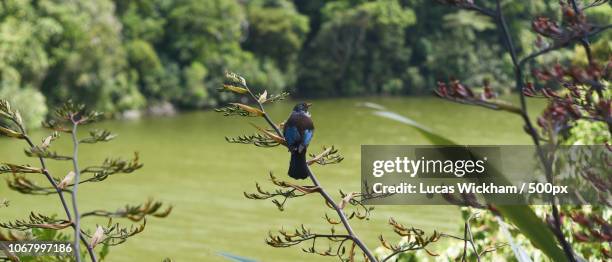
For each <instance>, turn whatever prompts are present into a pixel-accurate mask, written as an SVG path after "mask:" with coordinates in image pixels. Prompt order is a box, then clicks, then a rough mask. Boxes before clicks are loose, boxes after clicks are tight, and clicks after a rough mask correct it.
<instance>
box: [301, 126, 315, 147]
mask: <svg viewBox="0 0 612 262" xmlns="http://www.w3.org/2000/svg"><path fill="white" fill-rule="evenodd" d="M313 134H314V130H312V129H306V130H304V140H303V141H302V144H303V145H306V146H307V145H308V144H310V140H312V135H313Z"/></svg>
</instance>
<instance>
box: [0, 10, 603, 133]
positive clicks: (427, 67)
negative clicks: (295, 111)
mask: <svg viewBox="0 0 612 262" xmlns="http://www.w3.org/2000/svg"><path fill="white" fill-rule="evenodd" d="M503 3H504V5H505V6H504V10H506V12H507V14H506V15H507V17H508V20H509V24H510V26H511V27H512V30H511V31H512V32H518V33H517V34H518V35H516V36H515V38H516V39H519V40H520V42H519V43H516V44H517V45H518V46H519V47H520V49H521V52H522V53H529V52H531V51H533V50H534V42H535V41H536V38H535V35H534V34H532V33H531V32H530V31H531V30H530V28H531V26H530V21H531V20H530V19H531V17H533V16H534V15H539V14H545V15H549V16H550V15H552V16H555V15H557V16H558V15H559V14H556V13H554V12H557V11H555V10H559V9H558V8H556V5H558V1H552V0H549V1H504V2H503ZM484 4H486V3H484ZM610 9H612V8H611V7H610V5H609V4H608V5H605V6H603V7H598V8H592V9H589V11H588V12H587V14H588V15H589V17H590V18H591V19H593V20H594V22H596V23H599V24H609V23H611V22H612V18H611V17H610V16H609V14H610V12H611V11H612V10H610ZM476 16H477V14H476V13H474V12H467V11H461V10H454V9H450V8H447V7H444V6H441V5H437V4H435V3H433V2H432V1H428V0H380V1H366V0H309V1H306V0H293V1H291V0H97V1H62V0H3V1H1V2H0V97H2V98H8V99H9V100H11V101H12V102H13V103H15V104H17V105H19V106H20V107H21V111H22V112H23V114H24V115H26V117H25V118H26V119H32V123H31V124H32V125H35V123H38V122H39V121H40V120H41V119H43V118H44V117H45V115H46V114H47V108H48V107H53V106H56V105H58V104H60V103H62V102H63V101H65V100H67V99H73V100H75V102H78V103H85V104H87V105H89V106H91V107H94V108H95V109H98V110H103V111H106V112H114V113H120V112H123V111H126V110H130V109H142V108H145V107H147V106H153V105H156V104H159V103H171V104H173V105H174V106H176V107H178V108H183V109H195V108H202V107H211V106H214V105H216V104H217V103H219V102H223V101H225V100H227V99H230V97H224V96H227V95H228V94H219V93H218V92H212V90H213V89H215V88H216V87H218V86H219V84H220V83H221V81H222V76H223V71H225V70H231V71H235V72H237V73H239V74H241V75H244V76H246V77H248V79H249V80H250V83H251V86H252V87H253V89H254V90H256V91H262V90H263V89H264V88H265V89H267V90H268V91H269V92H279V91H292V92H294V93H295V94H296V95H298V96H301V97H322V96H326V97H329V96H354V95H385V94H426V93H428V92H430V90H431V89H432V88H433V87H434V86H435V81H436V80H438V79H441V78H446V77H451V76H452V77H456V78H459V79H462V81H463V82H464V83H466V84H468V85H472V86H478V85H481V84H482V82H483V81H484V80H489V81H490V82H492V83H493V86H495V87H497V88H500V89H503V90H499V91H504V90H510V87H511V86H512V85H511V83H510V81H511V79H512V77H511V73H512V68H511V66H510V63H509V57H507V55H505V54H504V52H503V48H502V46H501V45H500V39H497V38H496V37H497V36H496V35H497V34H495V32H494V31H493V30H495V28H494V26H493V21H490V20H487V19H486V18H482V17H476ZM611 39H612V35H611V34H610V32H608V33H606V34H603V35H602V36H601V37H600V38H599V39H596V41H595V43H594V52H595V53H594V54H595V55H596V56H597V57H601V58H602V59H607V56H609V54H610V51H611V48H612V40H611ZM576 49H578V50H576V51H577V52H578V53H579V54H580V50H579V49H580V47H576ZM570 51H571V50H570ZM570 51H567V52H564V51H560V52H556V53H555V54H552V55H550V56H547V58H544V59H547V60H546V61H540V62H551V61H555V62H556V61H569V62H571V63H585V58H584V56H585V55H584V52H582V55H579V56H578V57H569V55H568V54H570Z"/></svg>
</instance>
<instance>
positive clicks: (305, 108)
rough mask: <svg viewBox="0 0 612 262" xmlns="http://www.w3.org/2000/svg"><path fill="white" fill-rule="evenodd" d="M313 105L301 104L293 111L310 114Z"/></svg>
mask: <svg viewBox="0 0 612 262" xmlns="http://www.w3.org/2000/svg"><path fill="white" fill-rule="evenodd" d="M311 105H312V104H311V103H299V104H297V105H295V107H293V111H294V112H304V113H308V108H310V106H311Z"/></svg>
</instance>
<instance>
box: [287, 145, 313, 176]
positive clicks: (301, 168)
mask: <svg viewBox="0 0 612 262" xmlns="http://www.w3.org/2000/svg"><path fill="white" fill-rule="evenodd" d="M288 174H289V176H290V177H293V178H295V179H306V178H307V177H308V165H307V164H306V150H302V152H301V153H299V152H291V162H290V163H289V172H288Z"/></svg>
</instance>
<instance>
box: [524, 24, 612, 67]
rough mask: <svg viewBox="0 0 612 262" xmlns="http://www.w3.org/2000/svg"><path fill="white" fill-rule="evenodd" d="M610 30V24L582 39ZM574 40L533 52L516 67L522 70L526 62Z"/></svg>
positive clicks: (597, 28) (611, 26) (600, 27)
mask: <svg viewBox="0 0 612 262" xmlns="http://www.w3.org/2000/svg"><path fill="white" fill-rule="evenodd" d="M610 28H612V24H610V25H605V26H598V27H596V29H595V30H593V31H591V32H589V33H588V34H586V35H584V37H586V38H588V37H590V36H594V35H597V34H599V33H601V32H603V31H606V30H608V29H610ZM576 40H579V38H574V39H570V40H569V41H566V42H563V43H555V44H554V45H552V46H549V47H547V48H544V49H542V50H539V51H536V52H533V53H531V54H529V55H527V56H526V57H524V58H522V59H521V60H520V61H519V64H518V65H519V67H521V68H522V67H523V66H524V65H525V64H526V63H527V62H529V61H531V60H533V59H535V58H536V57H539V56H541V55H544V54H546V53H549V52H552V51H555V50H558V49H561V48H563V47H566V46H568V45H569V44H570V43H572V42H573V41H576ZM589 64H591V62H589Z"/></svg>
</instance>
